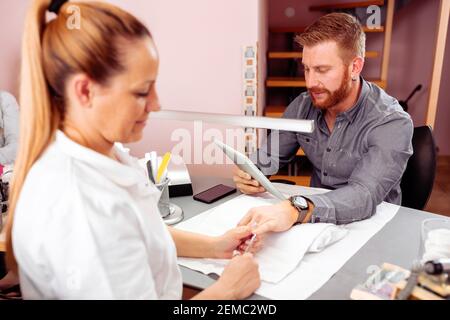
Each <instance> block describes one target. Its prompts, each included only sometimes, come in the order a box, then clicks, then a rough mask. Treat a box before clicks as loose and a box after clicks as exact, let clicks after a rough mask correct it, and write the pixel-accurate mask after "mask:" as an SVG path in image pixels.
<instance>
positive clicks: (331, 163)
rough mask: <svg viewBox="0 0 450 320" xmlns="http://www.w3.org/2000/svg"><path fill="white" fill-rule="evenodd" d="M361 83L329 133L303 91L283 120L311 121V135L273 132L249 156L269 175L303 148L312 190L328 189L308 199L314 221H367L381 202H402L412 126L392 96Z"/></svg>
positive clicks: (340, 222) (367, 83)
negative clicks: (353, 100) (354, 98)
mask: <svg viewBox="0 0 450 320" xmlns="http://www.w3.org/2000/svg"><path fill="white" fill-rule="evenodd" d="M361 81H362V88H361V92H360V96H359V98H358V101H357V102H356V104H355V105H354V106H353V107H352V108H351V109H349V110H348V111H346V112H343V113H341V114H339V115H338V117H337V119H336V123H335V125H334V129H333V131H332V132H330V131H329V129H328V126H327V124H326V122H325V118H324V114H323V112H322V111H321V110H319V109H318V108H315V107H314V106H313V105H312V102H311V98H310V96H309V94H308V93H307V92H304V93H302V94H301V95H299V96H298V97H297V98H296V99H295V100H294V101H293V102H292V103H291V104H290V105H289V106H288V108H287V109H286V111H285V113H284V114H283V118H292V119H307V120H314V121H315V123H316V129H315V130H314V132H312V133H295V132H289V131H277V132H272V133H271V135H269V137H268V139H267V140H266V141H264V143H263V144H262V146H261V148H260V149H259V150H258V152H257V153H255V154H253V155H251V159H252V160H253V161H254V162H255V163H256V164H257V165H258V167H259V168H260V169H261V170H262V171H263V173H264V174H266V175H271V174H275V173H276V172H277V171H278V169H279V168H281V167H283V166H284V165H286V164H287V163H289V162H290V161H291V160H292V159H293V158H294V157H295V154H296V153H297V151H298V149H299V147H301V148H302V149H303V151H304V152H305V154H306V156H307V157H308V159H309V160H310V161H311V163H312V165H313V173H312V177H311V186H312V187H320V188H327V189H331V190H332V191H330V192H327V193H325V194H321V195H313V196H308V197H307V198H308V199H309V200H310V201H311V202H313V203H314V206H315V208H314V211H313V215H312V220H311V221H312V222H329V223H335V224H344V223H350V222H354V221H359V220H363V219H367V218H369V217H371V216H372V215H373V214H374V213H375V210H376V206H377V205H378V204H380V203H381V201H383V200H384V201H387V202H390V203H394V204H400V203H401V191H400V180H401V178H402V175H403V172H404V170H405V168H406V164H407V161H408V159H409V157H410V156H411V154H412V144H411V139H412V134H413V123H412V121H411V118H410V117H409V115H408V114H407V113H406V112H404V111H403V110H402V108H401V106H400V105H399V103H398V101H397V100H396V99H395V98H393V97H391V96H389V95H388V94H386V92H384V91H383V90H382V89H380V88H379V87H378V86H376V85H374V84H372V83H369V82H367V81H365V80H364V79H362V78H361ZM272 135H273V136H272ZM277 135H279V146H278V148H277V146H276V143H278V139H277V138H276V136H277ZM274 137H275V138H274ZM277 149H278V150H277Z"/></svg>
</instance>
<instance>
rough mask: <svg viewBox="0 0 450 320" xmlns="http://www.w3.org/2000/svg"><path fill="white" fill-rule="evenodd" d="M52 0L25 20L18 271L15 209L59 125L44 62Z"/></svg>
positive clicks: (35, 5) (38, 3)
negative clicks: (17, 226) (44, 43)
mask: <svg viewBox="0 0 450 320" xmlns="http://www.w3.org/2000/svg"><path fill="white" fill-rule="evenodd" d="M49 4H50V0H33V1H32V5H31V7H30V8H29V10H28V12H27V16H26V19H25V29H24V34H23V38H22V62H21V73H20V98H19V100H20V103H19V104H20V137H19V149H18V152H17V158H16V161H15V164H14V173H13V177H12V182H11V191H10V200H9V213H8V223H7V225H6V251H7V253H6V262H7V266H8V268H9V269H10V270H13V271H17V262H16V260H15V257H14V251H13V246H12V239H11V232H12V225H13V219H14V210H15V208H16V204H17V200H18V197H19V194H20V190H21V189H22V186H23V183H24V181H25V177H26V176H27V174H28V171H29V170H30V168H31V166H32V165H33V164H34V162H35V161H36V160H37V159H38V158H39V156H40V155H41V153H42V151H43V150H44V149H45V148H46V146H47V145H48V144H49V142H50V140H51V138H52V136H53V134H54V132H55V129H56V125H57V123H56V122H57V121H55V120H56V119H55V118H54V116H52V114H53V113H52V110H51V102H50V96H49V90H48V86H47V83H46V80H45V75H44V68H43V63H42V42H41V39H42V34H43V30H44V28H45V13H46V10H47V8H48V6H49Z"/></svg>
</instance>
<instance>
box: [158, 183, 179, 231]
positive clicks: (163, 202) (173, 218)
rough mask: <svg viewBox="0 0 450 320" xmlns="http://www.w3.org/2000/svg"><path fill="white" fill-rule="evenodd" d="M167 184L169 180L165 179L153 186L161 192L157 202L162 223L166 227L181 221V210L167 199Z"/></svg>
mask: <svg viewBox="0 0 450 320" xmlns="http://www.w3.org/2000/svg"><path fill="white" fill-rule="evenodd" d="M169 183H170V180H169V179H168V178H166V179H165V180H164V181H162V182H160V183H156V184H155V186H156V187H157V188H158V190H159V191H161V195H160V197H159V200H158V209H159V212H160V214H161V217H162V218H163V220H164V222H165V223H166V224H168V225H172V224H175V223H177V222H180V221H181V220H183V210H182V209H181V208H180V207H179V206H177V205H176V204H173V203H170V199H169Z"/></svg>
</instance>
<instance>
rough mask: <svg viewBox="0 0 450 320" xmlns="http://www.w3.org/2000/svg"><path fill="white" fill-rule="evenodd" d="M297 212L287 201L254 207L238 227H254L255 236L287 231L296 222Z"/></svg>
mask: <svg viewBox="0 0 450 320" xmlns="http://www.w3.org/2000/svg"><path fill="white" fill-rule="evenodd" d="M297 217H298V211H297V209H295V208H294V207H293V206H292V205H291V203H290V202H289V200H285V201H282V202H280V203H277V204H275V205H271V206H261V207H255V208H252V209H250V210H249V212H248V213H247V214H246V215H245V216H244V218H242V220H241V221H240V222H239V224H238V226H254V225H256V226H255V227H253V229H252V231H253V233H255V234H257V235H261V234H264V233H267V232H281V231H285V230H288V229H289V228H290V227H292V225H293V224H294V223H295V221H297Z"/></svg>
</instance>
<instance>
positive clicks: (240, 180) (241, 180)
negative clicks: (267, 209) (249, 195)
mask: <svg viewBox="0 0 450 320" xmlns="http://www.w3.org/2000/svg"><path fill="white" fill-rule="evenodd" d="M233 181H234V183H236V184H238V183H239V184H243V185H248V186H255V187H259V186H260V184H259V182H258V181H256V180H255V179H251V180H250V179H244V178H241V177H238V176H233Z"/></svg>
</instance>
